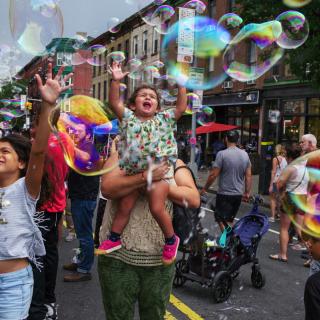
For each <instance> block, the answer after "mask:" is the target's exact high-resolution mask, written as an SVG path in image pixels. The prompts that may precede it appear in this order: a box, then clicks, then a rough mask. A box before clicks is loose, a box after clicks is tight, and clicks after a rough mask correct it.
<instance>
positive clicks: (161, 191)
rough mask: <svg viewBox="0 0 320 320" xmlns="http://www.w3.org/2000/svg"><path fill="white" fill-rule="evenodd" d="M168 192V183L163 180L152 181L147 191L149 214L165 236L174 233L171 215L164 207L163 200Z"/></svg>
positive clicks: (170, 235)
mask: <svg viewBox="0 0 320 320" xmlns="http://www.w3.org/2000/svg"><path fill="white" fill-rule="evenodd" d="M168 193H169V184H168V183H167V182H165V181H158V182H155V183H153V184H152V190H151V191H149V207H150V211H151V214H152V216H153V217H154V219H155V220H156V221H157V223H158V225H159V227H160V228H161V230H162V232H163V234H164V236H165V238H171V237H173V235H174V230H173V226H172V221H171V217H170V215H169V213H168V212H167V210H166V209H165V201H166V199H167V196H168Z"/></svg>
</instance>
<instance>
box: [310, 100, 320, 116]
mask: <svg viewBox="0 0 320 320" xmlns="http://www.w3.org/2000/svg"><path fill="white" fill-rule="evenodd" d="M308 114H313V115H320V99H319V98H313V99H309V102H308Z"/></svg>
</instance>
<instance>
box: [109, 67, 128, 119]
mask: <svg viewBox="0 0 320 320" xmlns="http://www.w3.org/2000/svg"><path fill="white" fill-rule="evenodd" d="M109 73H110V74H111V76H112V80H111V85H110V90H109V103H110V107H111V109H112V111H113V112H114V113H115V114H116V116H117V118H118V119H119V120H120V121H121V120H122V116H123V112H124V105H123V103H122V101H121V99H120V81H121V80H122V79H123V78H124V77H125V76H126V75H127V74H128V73H129V72H123V71H122V69H121V64H120V63H118V62H113V63H112V67H110V66H109Z"/></svg>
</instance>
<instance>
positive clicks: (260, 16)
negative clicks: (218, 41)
mask: <svg viewBox="0 0 320 320" xmlns="http://www.w3.org/2000/svg"><path fill="white" fill-rule="evenodd" d="M236 3H237V4H239V5H240V9H239V10H240V12H239V15H240V16H241V18H242V19H243V20H244V24H248V23H251V22H254V23H261V22H266V21H270V20H274V19H275V18H276V17H277V16H278V15H279V14H280V13H282V12H284V11H288V10H295V11H299V12H301V13H302V14H304V15H305V17H306V19H307V20H308V22H309V28H310V32H309V37H308V39H307V41H306V42H305V43H304V44H303V45H302V46H300V47H298V48H296V49H293V50H286V53H287V55H286V56H288V60H287V61H286V62H287V63H289V65H290V69H291V71H292V73H293V74H295V75H296V76H297V77H298V79H300V80H302V81H311V83H312V85H313V86H315V87H317V88H320V55H319V49H320V23H319V21H320V6H319V1H316V0H313V1H312V2H311V3H309V4H308V5H306V6H304V7H302V8H288V7H287V6H285V5H284V4H283V2H282V1H281V0H263V1H257V0H236Z"/></svg>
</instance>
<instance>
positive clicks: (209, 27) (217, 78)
mask: <svg viewBox="0 0 320 320" xmlns="http://www.w3.org/2000/svg"><path fill="white" fill-rule="evenodd" d="M181 28H183V29H185V30H191V31H194V38H195V41H194V43H195V47H194V50H192V49H193V48H192V42H186V43H185V44H184V45H183V48H182V49H181V51H180V52H179V53H178V52H177V50H175V48H176V43H177V40H178V38H179V29H181ZM229 37H230V36H228V32H227V31H226V30H224V29H223V28H221V27H219V26H217V23H216V22H215V21H214V20H212V19H210V18H207V17H195V18H187V19H182V20H180V21H177V22H176V23H175V24H174V25H172V27H171V28H170V32H169V33H168V34H167V35H165V36H164V38H163V41H162V48H161V50H162V51H161V54H162V59H163V61H164V62H165V64H166V68H167V73H168V74H169V75H170V76H172V77H173V78H174V79H175V80H176V81H177V83H178V84H180V85H182V86H185V87H186V88H188V89H196V90H208V89H211V88H214V87H216V86H218V85H219V84H221V83H222V82H223V81H224V80H225V79H226V78H227V75H226V73H225V72H224V70H223V68H222V66H217V67H216V70H215V72H214V73H213V72H208V73H204V74H203V79H199V73H197V72H195V71H196V70H195V69H193V68H192V65H191V63H192V61H193V56H195V57H196V58H197V62H198V63H197V64H198V66H206V65H208V64H209V59H220V58H222V55H223V52H224V49H225V47H226V43H225V42H224V41H222V40H221V38H223V39H229ZM177 56H178V59H177ZM177 60H178V61H177ZM180 61H183V62H180Z"/></svg>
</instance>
